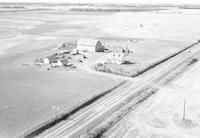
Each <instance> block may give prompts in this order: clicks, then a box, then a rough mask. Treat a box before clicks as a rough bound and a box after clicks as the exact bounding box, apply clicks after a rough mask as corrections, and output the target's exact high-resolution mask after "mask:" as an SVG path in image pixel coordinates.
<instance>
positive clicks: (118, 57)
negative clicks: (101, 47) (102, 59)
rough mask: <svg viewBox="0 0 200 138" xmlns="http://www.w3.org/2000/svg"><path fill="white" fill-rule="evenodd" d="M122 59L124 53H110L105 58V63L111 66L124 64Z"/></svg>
mask: <svg viewBox="0 0 200 138" xmlns="http://www.w3.org/2000/svg"><path fill="white" fill-rule="evenodd" d="M124 58H125V54H124V53H117V52H112V53H109V55H108V57H107V62H108V63H112V64H123V63H124V62H125V60H124Z"/></svg>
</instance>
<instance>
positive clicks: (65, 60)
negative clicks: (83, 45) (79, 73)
mask: <svg viewBox="0 0 200 138" xmlns="http://www.w3.org/2000/svg"><path fill="white" fill-rule="evenodd" d="M59 61H60V62H61V63H62V64H64V65H65V64H68V63H69V61H68V59H62V60H59Z"/></svg>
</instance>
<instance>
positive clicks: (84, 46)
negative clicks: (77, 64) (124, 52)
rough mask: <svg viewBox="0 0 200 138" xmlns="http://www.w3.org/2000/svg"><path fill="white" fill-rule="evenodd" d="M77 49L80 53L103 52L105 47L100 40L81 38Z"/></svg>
mask: <svg viewBox="0 0 200 138" xmlns="http://www.w3.org/2000/svg"><path fill="white" fill-rule="evenodd" d="M77 49H78V50H79V51H89V52H103V51H104V46H103V45H102V43H101V41H99V40H96V39H83V38H81V39H79V40H78V41H77Z"/></svg>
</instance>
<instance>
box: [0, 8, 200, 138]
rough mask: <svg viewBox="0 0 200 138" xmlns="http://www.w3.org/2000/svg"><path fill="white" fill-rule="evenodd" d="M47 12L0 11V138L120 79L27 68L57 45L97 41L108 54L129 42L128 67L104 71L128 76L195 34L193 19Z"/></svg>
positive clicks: (15, 133)
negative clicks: (80, 39)
mask: <svg viewBox="0 0 200 138" xmlns="http://www.w3.org/2000/svg"><path fill="white" fill-rule="evenodd" d="M50 9H51V10H49V9H48V10H34V11H23V10H20V12H19V11H14V12H13V11H12V12H10V11H7V12H1V11H0V78H1V80H0V95H1V96H0V111H1V112H0V116H1V117H0V137H5V138H6V137H8V138H10V137H16V136H18V135H20V134H22V133H24V132H26V131H29V129H31V128H33V127H35V126H36V127H37V125H38V124H43V123H44V122H45V121H47V120H49V119H52V118H55V116H56V115H58V114H60V113H63V112H65V113H66V112H68V111H69V110H70V109H72V108H74V107H76V106H77V105H79V104H80V103H82V102H84V101H86V100H87V99H90V98H91V97H94V96H95V95H98V94H100V93H103V92H105V91H107V90H109V89H112V88H113V87H114V86H117V85H118V84H119V83H120V82H122V81H123V80H121V79H116V78H115V77H112V78H111V77H108V76H106V75H102V76H100V75H97V74H98V73H96V74H94V73H91V72H87V70H82V69H83V67H82V68H81V69H72V70H56V69H55V70H50V71H48V70H46V69H42V68H36V67H33V66H29V65H30V64H31V63H32V62H33V60H34V59H35V58H38V57H45V56H49V55H50V54H52V53H54V52H55V51H54V49H55V48H58V47H60V46H61V45H62V43H65V42H67V43H73V44H76V42H77V39H78V38H80V37H83V38H97V39H100V40H102V41H103V42H105V43H106V44H108V45H109V46H111V48H113V49H115V48H117V47H120V46H123V45H126V44H127V42H128V41H130V40H133V42H134V43H131V44H129V47H130V49H131V51H132V53H131V54H130V55H128V56H127V57H126V60H127V61H129V62H130V64H128V65H122V66H120V67H119V68H118V67H117V66H115V65H111V68H113V69H118V70H119V71H121V70H125V72H126V73H127V74H129V75H130V74H131V73H133V72H134V71H137V70H138V69H140V68H142V67H147V66H149V65H150V64H152V63H155V62H157V61H159V60H160V59H163V58H165V57H166V56H169V55H170V54H172V53H174V52H176V51H178V50H180V49H183V48H184V47H186V46H188V45H190V44H192V43H193V42H195V41H197V40H198V39H199V36H200V30H199V29H198V26H199V24H200V18H199V16H198V15H197V14H192V15H190V16H188V14H184V12H183V13H182V14H179V13H176V12H170V10H169V11H168V12H164V11H162V12H157V11H156V12H155V11H154V12H153V11H151V10H150V11H146V10H144V11H145V12H141V11H142V10H140V12H138V11H137V12H108V13H106V12H87V13H85V12H80V11H79V12H71V11H68V10H66V11H65V10H63V7H62V10H58V9H56V8H55V9H54V8H52V7H51V8H50ZM4 10H5V9H4ZM12 10H13V9H12ZM153 10H156V9H153ZM173 11H174V9H173ZM185 11H186V10H185ZM133 18H134V20H133ZM169 20H170V22H169ZM141 24H142V26H141ZM105 54H106V53H100V54H96V53H89V54H88V55H89V56H88V62H86V64H87V63H88V65H86V66H89V65H92V66H94V63H96V62H98V60H99V59H100V58H101V56H102V57H103V56H104V55H105ZM80 66H82V64H80ZM118 70H117V71H118ZM119 74H120V73H119ZM161 96H162V95H161ZM172 96H173V94H172ZM164 97H165V96H164ZM169 97H170V96H169ZM162 98H163V97H162ZM160 105H161V104H160Z"/></svg>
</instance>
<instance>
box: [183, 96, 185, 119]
mask: <svg viewBox="0 0 200 138" xmlns="http://www.w3.org/2000/svg"><path fill="white" fill-rule="evenodd" d="M185 104H186V100H185V99H184V103H183V121H184V120H185Z"/></svg>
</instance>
